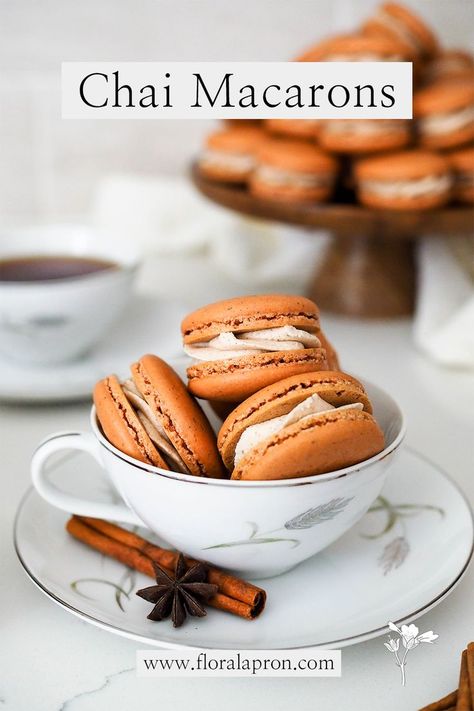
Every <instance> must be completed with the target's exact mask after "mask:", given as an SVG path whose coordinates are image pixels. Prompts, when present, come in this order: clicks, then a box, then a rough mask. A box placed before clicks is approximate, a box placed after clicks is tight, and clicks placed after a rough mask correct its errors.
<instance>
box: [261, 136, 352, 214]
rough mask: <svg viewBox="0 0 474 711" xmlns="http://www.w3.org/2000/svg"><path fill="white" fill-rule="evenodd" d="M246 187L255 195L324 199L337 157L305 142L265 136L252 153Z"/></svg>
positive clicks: (328, 193)
mask: <svg viewBox="0 0 474 711" xmlns="http://www.w3.org/2000/svg"><path fill="white" fill-rule="evenodd" d="M256 161H257V165H256V167H255V170H254V171H253V173H252V175H251V177H250V181H249V190H250V192H251V193H252V194H253V195H255V196H256V197H258V198H262V199H264V200H277V201H280V202H281V201H285V202H302V203H303V202H325V201H326V200H328V199H329V197H330V196H331V193H332V191H333V189H334V184H335V181H336V177H337V173H338V163H337V160H336V159H335V158H334V157H333V156H331V155H329V154H328V153H326V152H324V151H322V150H321V149H320V148H318V147H317V146H316V145H313V144H311V143H309V142H304V141H296V140H293V141H292V140H277V139H275V140H268V141H265V143H262V144H261V146H260V148H259V149H258V150H257V154H256Z"/></svg>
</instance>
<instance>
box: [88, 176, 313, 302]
mask: <svg viewBox="0 0 474 711" xmlns="http://www.w3.org/2000/svg"><path fill="white" fill-rule="evenodd" d="M93 222H94V226H95V227H96V228H97V229H98V230H100V231H101V232H105V233H107V234H109V235H112V236H113V238H114V239H115V240H124V241H128V240H130V239H131V238H132V239H133V240H134V241H135V243H136V244H137V245H138V246H139V247H141V248H142V249H143V251H144V252H145V254H146V256H147V258H146V264H145V268H144V270H143V273H142V275H141V280H140V289H141V291H144V292H148V293H155V294H159V295H164V294H166V296H167V297H173V296H174V295H176V296H178V297H179V298H180V299H187V300H188V301H191V302H194V301H198V302H199V303H200V304H202V303H205V302H206V300H207V299H209V300H213V299H219V298H224V297H228V296H232V295H233V294H239V293H244V292H247V293H249V292H258V291H269V290H277V289H279V290H282V291H283V290H284V291H289V292H301V291H304V290H305V287H306V285H307V283H308V281H309V279H310V278H311V275H312V273H313V270H314V266H315V263H316V261H317V258H318V255H319V254H321V252H322V249H323V247H324V245H325V243H326V241H327V235H326V233H324V232H321V233H315V232H311V233H310V232H307V231H304V230H299V229H295V228H292V227H287V226H285V225H280V224H276V223H270V222H267V221H265V220H256V219H251V218H246V217H242V216H240V215H238V214H236V213H233V212H231V211H230V210H227V209H224V208H220V207H219V206H217V205H215V204H213V203H211V202H209V201H208V200H207V199H205V198H203V197H201V196H200V195H199V193H198V192H197V190H196V189H195V188H194V187H193V186H192V185H191V184H190V182H189V180H188V179H185V178H179V177H171V176H166V177H165V176H158V177H147V176H135V175H111V176H109V177H107V178H105V179H104V180H103V181H102V183H101V184H100V186H99V190H98V194H97V197H96V201H95V206H94V210H93Z"/></svg>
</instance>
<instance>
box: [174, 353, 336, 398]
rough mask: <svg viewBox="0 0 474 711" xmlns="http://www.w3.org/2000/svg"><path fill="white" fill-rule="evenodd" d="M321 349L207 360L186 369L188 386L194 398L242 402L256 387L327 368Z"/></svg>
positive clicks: (324, 355) (324, 354)
mask: <svg viewBox="0 0 474 711" xmlns="http://www.w3.org/2000/svg"><path fill="white" fill-rule="evenodd" d="M327 367H328V364H327V360H326V352H325V350H324V348H305V349H303V350H294V351H274V352H270V353H259V354H256V355H249V356H241V357H240V358H229V359H226V360H216V361H206V362H202V363H197V364H195V365H191V366H190V367H189V368H188V369H187V376H188V389H189V391H190V392H191V393H192V394H193V395H195V396H196V397H199V398H202V399H204V400H215V401H222V402H242V400H244V399H245V398H247V397H249V396H250V395H253V393H255V392H256V391H257V390H260V389H261V388H264V387H266V386H267V385H271V384H272V383H275V382H277V381H278V380H281V379H282V378H287V377H290V376H291V375H298V374H302V373H307V372H309V371H313V370H327Z"/></svg>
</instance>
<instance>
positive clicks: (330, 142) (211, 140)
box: [198, 2, 474, 210]
mask: <svg viewBox="0 0 474 711" xmlns="http://www.w3.org/2000/svg"><path fill="white" fill-rule="evenodd" d="M295 61H302V62H326V61H328V62H330V61H353V62H356V61H380V62H389V61H410V62H413V80H414V87H415V92H414V98H413V112H414V118H413V120H389V119H385V120H383V119H332V120H326V121H324V120H317V119H314V120H313V119H300V120H297V119H268V120H265V121H256V120H255V121H254V120H245V119H243V120H235V121H228V122H226V125H225V126H224V127H223V128H222V129H221V130H217V131H215V132H214V133H212V134H211V135H209V136H208V138H207V140H206V143H205V147H204V149H203V150H202V152H201V155H200V157H199V159H198V167H199V171H200V173H201V174H202V175H203V176H204V177H205V178H207V179H209V180H214V181H218V182H223V183H229V184H240V185H245V186H247V187H248V190H249V191H250V193H251V194H253V195H254V196H255V197H257V198H261V199H264V200H269V201H272V200H273V201H288V202H301V203H305V202H306V203H322V202H327V201H330V200H331V198H333V197H334V194H335V192H336V193H337V192H338V188H340V187H342V188H343V189H344V190H345V191H347V190H348V191H349V193H350V194H351V195H353V196H354V198H355V199H356V200H357V201H358V202H360V203H361V204H362V205H365V206H367V207H370V208H379V209H391V210H427V209H432V208H436V207H440V206H442V205H445V204H447V203H449V202H458V203H471V204H472V203H473V202H474V147H473V143H474V56H473V55H472V54H470V53H469V52H467V51H463V50H451V49H444V48H443V47H442V45H441V43H440V41H439V39H438V37H437V36H436V35H435V34H434V32H433V31H432V30H431V29H430V28H429V27H428V26H427V24H426V23H425V22H424V21H423V20H422V19H421V18H420V17H418V16H417V15H416V14H415V13H414V12H412V10H411V9H408V8H407V7H405V6H403V5H401V4H398V3H393V2H387V3H384V4H383V5H381V6H380V7H379V8H377V9H376V11H375V12H374V14H373V15H372V16H371V17H369V18H368V19H367V20H366V21H365V22H364V24H363V25H362V26H361V27H360V28H358V29H356V31H355V32H354V33H352V34H345V35H339V36H335V37H331V38H328V39H325V40H323V41H321V42H319V43H318V44H316V45H315V46H313V47H310V48H309V49H307V50H306V51H305V52H304V53H303V54H302V55H300V56H298V57H297V58H296V60H295Z"/></svg>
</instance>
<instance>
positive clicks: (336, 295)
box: [192, 165, 474, 318]
mask: <svg viewBox="0 0 474 711" xmlns="http://www.w3.org/2000/svg"><path fill="white" fill-rule="evenodd" d="M192 180H193V183H194V185H195V186H196V187H197V189H198V190H199V191H200V192H201V193H202V194H203V195H205V196H206V197H207V198H209V199H210V200H212V201H213V202H215V203H217V204H218V205H222V206H224V207H228V208H229V209H231V210H234V211H236V212H239V213H241V214H244V215H251V216H253V217H259V218H262V219H265V220H273V221H277V222H285V223H287V224H291V225H300V226H301V227H306V228H308V229H318V230H328V231H329V232H330V233H331V235H332V240H331V243H330V246H329V248H328V250H327V253H326V255H325V257H324V260H323V262H322V263H321V264H320V265H319V267H318V269H317V272H316V273H315V275H314V279H313V281H312V283H311V286H310V289H309V294H308V295H309V296H310V297H311V298H313V299H314V301H316V303H317V304H318V305H319V306H320V307H321V309H323V310H326V311H329V312H332V313H337V314H344V315H350V316H358V317H367V318H392V317H397V316H406V315H409V314H411V313H412V312H413V307H414V298H415V293H416V268H415V259H414V256H415V255H414V251H415V241H416V239H417V238H418V237H422V236H425V235H426V236H433V235H441V236H443V237H457V236H460V235H469V234H472V233H473V232H474V213H473V210H472V209H471V208H470V207H468V206H467V207H463V206H457V205H453V206H448V207H446V208H443V209H441V210H432V211H427V212H409V211H406V212H400V211H393V212H392V211H388V210H371V209H368V208H365V207H362V206H361V205H358V204H357V203H355V202H354V198H353V197H352V195H351V194H350V193H349V192H348V191H340V192H339V194H337V195H336V198H335V199H336V200H337V202H332V203H327V204H322V205H311V204H303V203H300V204H296V203H293V204H290V203H284V202H271V201H267V200H262V199H258V198H255V197H253V196H252V195H250V194H249V192H248V191H247V190H246V188H245V187H242V186H234V185H227V184H223V183H217V182H214V181H211V180H208V179H206V178H205V177H204V176H203V175H201V173H200V172H199V169H198V168H197V167H196V165H194V166H193V167H192Z"/></svg>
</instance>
